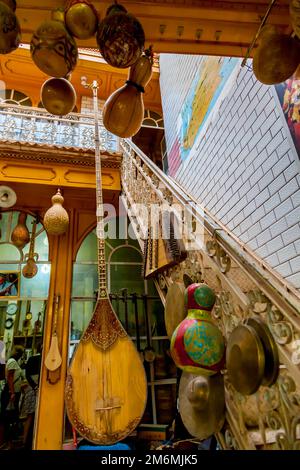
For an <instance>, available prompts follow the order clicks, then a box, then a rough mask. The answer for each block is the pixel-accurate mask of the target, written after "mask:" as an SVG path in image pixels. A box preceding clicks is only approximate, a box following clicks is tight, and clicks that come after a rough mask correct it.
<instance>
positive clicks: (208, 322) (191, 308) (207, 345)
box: [171, 284, 225, 375]
mask: <svg viewBox="0 0 300 470" xmlns="http://www.w3.org/2000/svg"><path fill="white" fill-rule="evenodd" d="M215 300H216V296H215V293H214V291H213V290H212V289H211V288H210V287H208V286H207V285H206V284H191V285H190V286H188V288H187V289H186V291H185V304H186V308H187V312H188V315H187V317H186V318H185V319H184V320H183V321H182V322H181V323H180V324H179V325H178V327H177V328H176V330H175V331H174V333H173V335H172V338H171V355H172V358H173V360H174V362H175V364H176V366H177V367H179V368H180V369H182V370H184V371H186V372H190V373H193V374H199V375H213V374H216V373H217V372H219V371H220V370H221V369H222V368H223V366H224V363H225V343H224V338H223V336H222V333H221V331H220V330H219V328H218V327H217V326H216V325H215V324H214V323H213V321H212V318H211V310H212V308H213V306H214V303H215Z"/></svg>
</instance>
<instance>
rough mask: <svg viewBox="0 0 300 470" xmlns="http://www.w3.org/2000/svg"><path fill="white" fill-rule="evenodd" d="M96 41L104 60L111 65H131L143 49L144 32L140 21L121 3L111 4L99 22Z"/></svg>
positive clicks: (120, 66)
mask: <svg viewBox="0 0 300 470" xmlns="http://www.w3.org/2000/svg"><path fill="white" fill-rule="evenodd" d="M97 42H98V46H99V48H100V52H101V54H102V56H103V58H104V59H105V60H106V62H107V63H108V64H110V65H112V66H113V67H118V68H126V67H130V66H131V65H133V64H134V63H135V62H136V61H137V60H138V58H139V57H140V55H141V54H142V52H143V49H144V43H145V33H144V30H143V28H142V25H141V23H140V22H139V21H138V20H137V19H136V18H135V17H134V16H133V15H131V14H130V13H127V10H126V8H124V7H123V6H122V5H119V4H114V5H111V6H110V7H109V8H108V10H107V12H106V17H105V18H104V19H103V20H102V21H101V22H100V23H99V27H98V32H97Z"/></svg>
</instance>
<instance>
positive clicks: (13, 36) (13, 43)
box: [0, 2, 21, 54]
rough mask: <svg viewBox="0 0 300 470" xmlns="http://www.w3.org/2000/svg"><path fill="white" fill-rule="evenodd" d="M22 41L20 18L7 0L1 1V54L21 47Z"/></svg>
mask: <svg viewBox="0 0 300 470" xmlns="http://www.w3.org/2000/svg"><path fill="white" fill-rule="evenodd" d="M9 3H10V2H9ZM20 42H21V28H20V24H19V21H18V18H17V17H16V15H15V13H14V10H12V9H11V8H10V7H9V6H8V5H7V4H6V2H5V3H4V2H0V54H9V53H10V52H12V51H14V50H15V49H17V48H18V47H19V44H20Z"/></svg>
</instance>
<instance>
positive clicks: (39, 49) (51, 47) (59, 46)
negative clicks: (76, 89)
mask: <svg viewBox="0 0 300 470" xmlns="http://www.w3.org/2000/svg"><path fill="white" fill-rule="evenodd" d="M64 15H65V12H64V10H63V9H57V10H55V11H53V12H52V19H51V20H46V21H44V22H43V23H42V24H41V25H40V26H39V27H38V29H37V30H36V31H35V33H34V34H33V36H32V39H31V43H30V52H31V57H32V60H33V62H34V63H35V65H36V66H37V67H38V68H39V69H40V70H41V71H42V72H44V73H46V74H47V75H50V76H51V77H56V78H65V77H67V76H68V75H69V73H70V72H72V70H74V68H75V66H76V63H77V58H78V50H77V45H76V42H75V40H74V38H73V37H72V36H71V34H69V32H68V31H67V29H66V27H65V24H64Z"/></svg>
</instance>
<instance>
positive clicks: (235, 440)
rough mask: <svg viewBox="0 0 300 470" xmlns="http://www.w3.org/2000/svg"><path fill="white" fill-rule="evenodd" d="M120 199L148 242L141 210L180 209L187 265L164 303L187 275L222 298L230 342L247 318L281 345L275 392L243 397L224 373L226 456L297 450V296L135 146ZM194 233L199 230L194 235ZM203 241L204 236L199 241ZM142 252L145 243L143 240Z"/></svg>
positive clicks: (160, 280)
mask: <svg viewBox="0 0 300 470" xmlns="http://www.w3.org/2000/svg"><path fill="white" fill-rule="evenodd" d="M120 147H121V150H122V151H123V162H122V169H121V180H122V189H123V191H122V199H123V202H124V204H125V207H127V208H128V209H129V212H128V214H129V218H130V221H131V223H132V226H133V229H134V231H136V227H139V233H141V232H142V231H143V234H144V236H146V234H147V228H148V227H147V219H146V216H145V211H144V210H143V209H142V206H143V205H146V207H149V206H150V204H157V205H158V206H159V207H161V206H163V205H167V206H171V205H172V204H173V205H175V207H176V211H177V214H178V215H179V216H180V217H182V226H183V239H184V241H185V244H186V248H187V250H188V257H187V259H186V260H185V261H184V262H183V263H181V264H180V265H179V266H176V267H174V268H171V269H167V270H165V271H164V272H162V273H160V274H159V275H158V276H157V279H156V285H157V288H158V292H159V294H160V296H161V298H162V301H163V302H164V299H165V296H166V293H167V290H168V287H169V286H170V284H171V283H172V282H174V281H175V280H178V279H181V280H182V279H183V274H188V276H189V277H190V278H191V279H192V281H193V282H199V281H204V282H206V283H207V284H208V285H210V286H211V287H212V288H213V289H214V290H215V292H216V293H217V302H216V305H215V307H214V310H213V316H214V319H215V321H216V322H217V324H218V326H219V327H220V328H221V330H222V332H223V334H224V336H225V338H227V339H228V337H229V335H230V333H231V332H232V330H233V329H234V328H235V327H236V326H237V325H238V324H239V323H241V322H244V321H245V320H246V319H247V318H249V317H253V318H255V317H256V318H260V319H261V320H262V321H264V322H265V323H266V325H268V327H269V329H270V331H271V333H272V335H273V337H274V340H275V342H276V345H277V348H278V354H279V361H280V369H279V376H278V379H277V380H276V382H275V384H274V385H272V386H271V387H265V386H261V387H260V388H259V389H258V391H257V392H256V393H255V394H253V395H250V396H242V395H241V394H239V393H238V392H237V391H236V390H235V389H234V388H233V386H232V385H231V384H230V383H229V381H228V376H227V372H226V369H225V370H224V371H223V372H224V381H225V386H226V405H227V412H226V416H227V419H226V423H225V426H224V429H223V430H222V431H221V432H220V433H219V434H218V435H217V438H218V441H219V443H220V445H221V447H223V448H226V449H230V448H231V449H287V450H292V449H294V450H299V448H300V292H299V291H297V289H295V288H294V287H293V286H292V285H291V284H289V283H288V282H286V281H285V280H284V279H283V278H282V277H281V276H280V274H278V273H277V272H275V271H274V270H273V269H272V268H271V267H269V266H268V265H267V263H265V262H264V261H263V260H262V259H260V258H259V257H258V256H257V255H256V254H255V253H254V252H252V251H251V249H249V247H248V246H246V245H245V244H243V243H242V242H240V240H239V239H238V238H237V237H236V236H235V235H234V234H233V233H231V232H230V231H229V230H228V229H227V227H225V226H224V225H223V224H222V223H220V222H219V221H218V220H217V219H216V218H215V217H214V216H213V215H212V214H211V213H210V212H209V211H207V210H206V209H205V208H203V207H202V206H201V205H199V204H198V203H197V201H195V199H194V198H193V197H192V196H190V195H189V194H187V193H186V192H185V191H184V189H183V188H182V187H181V186H180V185H179V184H178V183H177V182H175V181H174V180H173V179H172V178H170V177H168V176H166V175H165V174H164V173H163V172H162V171H161V170H160V169H159V168H158V167H157V166H156V165H155V164H154V163H153V162H152V161H151V160H150V159H149V158H148V157H147V156H146V155H145V154H144V153H143V152H141V150H140V149H139V148H138V147H137V146H136V145H135V144H133V143H132V142H131V141H130V140H128V139H125V140H122V141H121V142H120ZM195 227H196V230H195ZM199 235H200V236H199ZM139 242H140V244H141V247H143V240H139Z"/></svg>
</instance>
